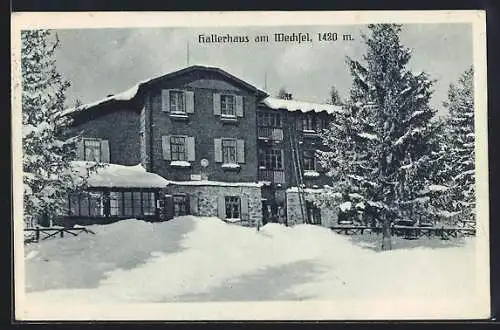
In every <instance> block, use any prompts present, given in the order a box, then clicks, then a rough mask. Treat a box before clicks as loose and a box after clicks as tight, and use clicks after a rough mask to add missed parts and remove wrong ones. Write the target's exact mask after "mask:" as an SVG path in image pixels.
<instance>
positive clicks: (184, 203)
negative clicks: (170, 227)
mask: <svg viewBox="0 0 500 330" xmlns="http://www.w3.org/2000/svg"><path fill="white" fill-rule="evenodd" d="M172 203H173V213H174V217H179V216H183V215H188V214H189V199H188V196H187V195H186V194H174V195H172Z"/></svg>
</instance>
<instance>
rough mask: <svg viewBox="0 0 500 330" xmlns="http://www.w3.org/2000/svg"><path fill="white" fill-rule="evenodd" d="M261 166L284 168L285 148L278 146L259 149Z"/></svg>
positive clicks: (274, 168) (276, 168) (275, 168)
mask: <svg viewBox="0 0 500 330" xmlns="http://www.w3.org/2000/svg"><path fill="white" fill-rule="evenodd" d="M259 156H260V158H259V166H261V167H264V168H266V169H273V170H282V169H283V150H282V149H278V148H272V149H261V150H259Z"/></svg>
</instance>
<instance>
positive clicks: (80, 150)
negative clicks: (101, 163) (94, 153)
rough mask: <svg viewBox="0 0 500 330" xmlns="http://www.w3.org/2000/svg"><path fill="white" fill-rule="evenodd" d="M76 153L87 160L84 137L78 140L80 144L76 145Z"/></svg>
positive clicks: (81, 158)
mask: <svg viewBox="0 0 500 330" xmlns="http://www.w3.org/2000/svg"><path fill="white" fill-rule="evenodd" d="M76 154H77V157H78V159H79V160H85V154H84V150H83V138H81V139H80V140H78V144H77V145H76Z"/></svg>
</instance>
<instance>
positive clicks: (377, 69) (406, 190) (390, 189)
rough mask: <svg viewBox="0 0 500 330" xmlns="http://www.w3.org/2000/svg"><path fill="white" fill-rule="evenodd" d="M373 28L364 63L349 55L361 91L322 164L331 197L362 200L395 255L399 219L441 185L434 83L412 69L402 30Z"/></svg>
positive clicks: (328, 139)
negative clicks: (437, 181)
mask: <svg viewBox="0 0 500 330" xmlns="http://www.w3.org/2000/svg"><path fill="white" fill-rule="evenodd" d="M368 28H369V30H370V35H363V38H364V40H365V43H366V46H367V53H366V55H365V56H364V57H363V60H362V61H357V60H353V59H350V58H347V65H348V68H349V70H350V72H351V75H352V76H353V86H352V88H351V91H350V98H349V100H348V102H346V110H345V111H346V114H345V115H343V116H341V119H340V122H339V121H338V120H334V122H333V124H332V125H331V126H330V128H329V130H327V132H325V133H323V136H322V137H323V142H324V143H325V144H326V145H327V146H331V150H333V151H330V154H323V155H322V156H321V159H320V161H321V162H322V165H323V166H326V167H327V168H329V169H331V171H329V174H330V175H332V177H333V180H332V188H331V191H330V192H329V193H327V194H326V195H325V196H326V199H328V198H330V197H331V196H332V195H334V196H339V194H340V196H342V197H341V202H345V200H346V199H347V200H349V202H351V204H353V202H356V203H357V204H359V205H360V207H361V208H363V207H364V209H365V214H366V213H371V214H373V215H374V217H375V218H376V219H377V220H378V221H379V222H380V224H381V226H382V229H383V239H382V249H383V250H388V249H391V237H390V236H391V234H390V226H391V224H392V223H393V221H394V220H395V219H397V218H400V219H405V218H408V217H412V216H414V215H415V214H417V213H418V210H419V209H421V208H419V206H418V198H419V197H420V192H421V191H422V190H424V188H426V187H428V186H432V185H433V182H432V178H430V177H429V174H428V167H429V164H430V159H431V158H432V155H433V154H432V153H433V152H434V151H436V150H437V149H438V146H437V145H436V144H435V143H434V142H435V139H434V137H435V134H436V125H434V124H433V123H432V122H431V119H432V118H433V116H434V114H435V111H434V110H432V109H431V108H430V107H429V99H430V97H431V93H432V91H431V87H432V85H433V83H434V82H433V81H431V80H430V79H429V77H428V75H427V74H426V73H419V74H414V73H412V72H411V71H410V70H409V69H408V62H409V60H410V57H411V55H410V53H411V52H410V50H409V49H408V48H406V47H404V46H403V45H402V44H401V42H400V39H399V34H400V32H401V26H400V25H396V24H376V25H373V24H372V25H369V26H368ZM342 139H345V142H343V143H341V144H339V145H336V144H335V143H338V142H339V141H340V140H342ZM335 149H341V150H335ZM335 166H338V169H335V168H334V167H335ZM341 169H342V173H340V171H341ZM337 172H339V173H338V175H336V174H337ZM336 176H337V178H335V177H336ZM339 179H340V182H338V181H336V180H339ZM323 199H325V198H323ZM368 210H369V211H370V212H368Z"/></svg>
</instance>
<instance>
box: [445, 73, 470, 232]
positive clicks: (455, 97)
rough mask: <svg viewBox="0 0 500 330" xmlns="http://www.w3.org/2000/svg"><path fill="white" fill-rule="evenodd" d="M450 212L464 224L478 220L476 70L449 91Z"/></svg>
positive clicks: (462, 77) (461, 78)
mask: <svg viewBox="0 0 500 330" xmlns="http://www.w3.org/2000/svg"><path fill="white" fill-rule="evenodd" d="M446 106H447V108H448V110H449V114H448V118H447V128H448V132H447V133H448V134H447V137H448V146H449V152H448V153H447V155H448V159H447V160H448V164H449V167H450V169H449V172H450V177H451V180H450V186H451V189H450V194H449V195H450V205H449V207H450V209H451V212H454V213H457V214H459V218H460V220H462V221H465V222H467V221H470V222H472V223H474V221H475V201H476V199H475V189H474V188H475V176H474V172H475V170H474V169H475V165H474V164H475V163H474V157H475V152H474V150H475V149H474V71H473V69H472V67H470V68H469V69H468V70H466V71H465V72H464V73H463V74H462V75H461V77H460V79H459V80H458V83H456V84H452V85H451V86H450V88H449V91H448V102H447V103H446Z"/></svg>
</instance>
